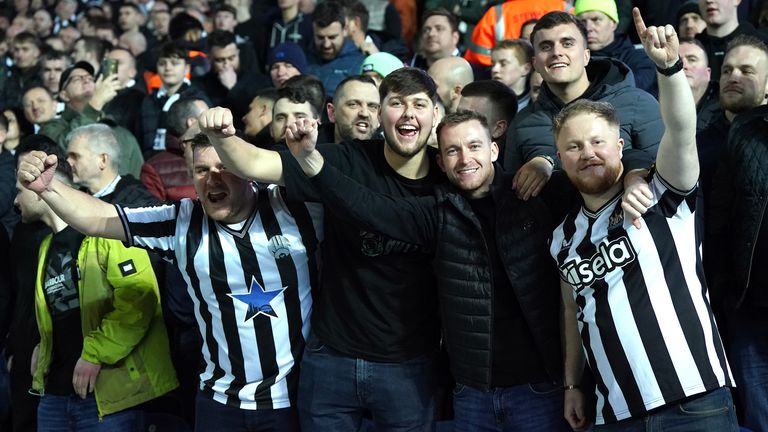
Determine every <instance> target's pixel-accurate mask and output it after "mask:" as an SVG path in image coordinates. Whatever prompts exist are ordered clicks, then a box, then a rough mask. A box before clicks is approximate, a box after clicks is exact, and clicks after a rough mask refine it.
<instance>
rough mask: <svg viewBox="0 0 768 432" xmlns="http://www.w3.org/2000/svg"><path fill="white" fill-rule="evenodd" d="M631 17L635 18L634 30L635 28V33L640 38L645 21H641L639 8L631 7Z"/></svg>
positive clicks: (645, 28)
mask: <svg viewBox="0 0 768 432" xmlns="http://www.w3.org/2000/svg"><path fill="white" fill-rule="evenodd" d="M632 18H634V20H635V30H637V34H638V36H640V37H641V38H642V37H643V35H644V34H645V31H646V30H647V27H646V26H645V21H643V16H642V15H641V14H640V9H638V8H632Z"/></svg>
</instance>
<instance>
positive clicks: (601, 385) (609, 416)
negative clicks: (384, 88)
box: [576, 295, 616, 423]
mask: <svg viewBox="0 0 768 432" xmlns="http://www.w3.org/2000/svg"><path fill="white" fill-rule="evenodd" d="M586 303H587V302H586V299H585V298H584V297H583V296H581V295H579V296H577V297H576V304H578V305H579V310H584V307H585V306H586ZM580 315H581V317H580V318H581V320H582V324H583V326H582V330H581V341H582V344H583V346H584V350H585V351H586V354H587V362H588V363H589V365H590V370H591V371H592V376H593V378H594V380H595V387H596V391H598V392H600V394H601V395H603V399H604V400H605V404H603V412H602V415H603V419H604V420H605V422H606V423H613V422H615V421H616V414H615V413H614V412H613V407H611V404H610V403H608V387H606V385H605V380H604V379H603V377H602V375H600V371H599V370H598V369H597V359H596V358H595V353H594V352H593V351H592V345H591V344H590V340H591V339H590V337H589V326H590V324H586V323H584V321H583V319H584V314H583V313H580Z"/></svg>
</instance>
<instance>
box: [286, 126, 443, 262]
mask: <svg viewBox="0 0 768 432" xmlns="http://www.w3.org/2000/svg"><path fill="white" fill-rule="evenodd" d="M316 141H317V122H316V121H314V120H308V119H303V120H298V121H297V122H295V123H293V124H291V125H289V126H288V128H287V129H286V143H287V144H288V148H289V149H290V150H291V153H292V154H293V156H294V157H295V158H296V160H297V161H298V163H299V165H300V166H301V168H302V170H303V171H304V174H305V175H307V176H308V177H310V178H311V181H312V184H313V185H314V186H315V187H317V188H318V190H319V191H320V192H321V193H322V197H323V204H325V208H326V211H331V212H333V214H334V215H335V216H336V217H338V218H339V219H342V220H345V221H348V222H352V223H354V224H357V225H360V226H362V227H365V228H366V229H370V230H375V231H378V232H380V233H382V234H384V235H386V236H387V237H391V238H393V239H396V240H400V241H404V242H407V243H412V244H418V245H422V246H426V247H431V246H432V245H433V242H434V238H435V232H436V229H435V225H436V221H437V203H436V201H435V198H434V197H432V196H426V197H408V198H402V197H393V196H390V195H386V194H383V193H377V192H375V191H373V190H371V189H368V188H367V187H365V186H364V185H361V184H360V183H358V182H356V181H355V180H353V179H351V178H349V177H347V176H346V175H344V174H343V173H341V172H340V171H339V170H337V169H336V168H335V167H334V166H333V165H331V164H326V163H324V159H323V156H322V155H321V154H320V152H318V151H317V149H315V142H316Z"/></svg>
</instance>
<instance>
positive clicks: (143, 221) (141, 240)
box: [115, 203, 184, 262]
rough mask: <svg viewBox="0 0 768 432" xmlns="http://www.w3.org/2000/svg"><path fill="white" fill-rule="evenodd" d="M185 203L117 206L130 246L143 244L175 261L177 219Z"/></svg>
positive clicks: (151, 250)
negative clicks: (132, 206)
mask: <svg viewBox="0 0 768 432" xmlns="http://www.w3.org/2000/svg"><path fill="white" fill-rule="evenodd" d="M183 204H184V203H173V204H166V205H161V206H151V207H138V208H127V207H121V206H119V205H115V208H117V213H118V217H119V218H120V222H121V223H122V225H123V230H124V232H125V238H126V242H125V245H126V246H127V247H133V246H136V247H140V248H143V249H146V250H148V251H150V252H154V253H156V254H158V255H159V256H160V257H162V258H163V259H165V260H167V261H171V262H172V261H173V257H174V249H175V243H176V242H175V239H176V221H177V216H178V214H179V210H180V207H181V206H182V205H183Z"/></svg>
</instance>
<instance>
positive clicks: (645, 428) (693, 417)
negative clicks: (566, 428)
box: [594, 387, 739, 432]
mask: <svg viewBox="0 0 768 432" xmlns="http://www.w3.org/2000/svg"><path fill="white" fill-rule="evenodd" d="M738 430H739V425H738V422H737V421H736V411H735V409H734V407H733V399H731V391H730V390H729V389H728V388H727V387H722V388H719V389H717V390H712V391H710V392H708V393H704V394H702V395H698V396H694V397H692V398H689V399H686V400H684V401H683V402H677V403H672V404H670V405H666V406H664V407H662V408H659V409H656V410H654V411H652V412H651V413H650V414H648V415H646V416H644V417H639V418H632V419H627V420H622V421H620V422H617V423H612V424H607V425H600V426H595V429H594V431H595V432H657V431H664V432H692V431H717V432H729V431H733V432H737V431H738Z"/></svg>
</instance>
